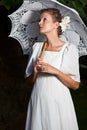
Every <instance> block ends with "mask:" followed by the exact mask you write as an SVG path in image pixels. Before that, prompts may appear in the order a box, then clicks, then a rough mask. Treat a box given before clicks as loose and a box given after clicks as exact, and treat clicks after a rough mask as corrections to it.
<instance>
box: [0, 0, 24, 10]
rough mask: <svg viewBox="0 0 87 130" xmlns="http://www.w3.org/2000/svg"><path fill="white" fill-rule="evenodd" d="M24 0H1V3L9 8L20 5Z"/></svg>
mask: <svg viewBox="0 0 87 130" xmlns="http://www.w3.org/2000/svg"><path fill="white" fill-rule="evenodd" d="M22 2H23V0H0V5H3V6H4V7H5V8H6V9H7V10H10V9H11V8H15V7H19V6H20V5H21V4H22Z"/></svg>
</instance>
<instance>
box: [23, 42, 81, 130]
mask: <svg viewBox="0 0 87 130" xmlns="http://www.w3.org/2000/svg"><path fill="white" fill-rule="evenodd" d="M42 45H43V43H36V44H35V45H34V47H33V53H32V56H31V58H30V60H29V63H28V65H27V69H26V76H29V75H30V74H31V73H32V70H33V62H35V60H36V59H37V58H38V56H39V55H40V53H41V48H42ZM43 60H44V62H46V63H49V64H51V65H52V66H54V67H56V68H58V69H60V70H61V71H62V72H65V73H66V74H70V75H71V77H72V78H73V79H74V80H76V81H80V77H79V61H78V52H77V48H76V47H75V46H74V45H73V44H69V43H65V44H64V46H63V47H62V49H61V51H59V52H55V51H45V54H44V59H43ZM25 130H78V124H77V119H76V114H75V110H74V105H73V101H72V98H71V94H70V91H69V88H68V87H67V86H65V85H64V84H63V83H61V82H60V81H59V80H58V78H57V77H56V76H54V75H50V74H44V73H39V74H38V76H37V79H36V81H35V83H34V87H33V91H32V94H31V98H30V101H29V105H28V112H27V120H26V127H25Z"/></svg>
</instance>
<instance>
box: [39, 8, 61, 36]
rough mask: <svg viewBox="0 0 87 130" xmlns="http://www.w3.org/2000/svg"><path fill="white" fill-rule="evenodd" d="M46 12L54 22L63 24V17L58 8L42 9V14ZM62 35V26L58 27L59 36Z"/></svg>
mask: <svg viewBox="0 0 87 130" xmlns="http://www.w3.org/2000/svg"><path fill="white" fill-rule="evenodd" d="M44 12H48V13H49V14H50V15H51V16H52V19H53V22H59V23H60V22H61V20H62V16H61V13H60V11H59V10H58V9H56V8H47V9H42V10H41V13H40V14H43V13H44ZM61 34H62V29H61V26H59V27H58V35H61Z"/></svg>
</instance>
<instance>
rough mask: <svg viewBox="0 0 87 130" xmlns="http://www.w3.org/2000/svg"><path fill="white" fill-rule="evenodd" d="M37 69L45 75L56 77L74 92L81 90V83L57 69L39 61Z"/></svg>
mask: <svg viewBox="0 0 87 130" xmlns="http://www.w3.org/2000/svg"><path fill="white" fill-rule="evenodd" d="M37 68H38V70H39V71H41V72H43V73H49V74H52V75H55V76H56V77H57V78H58V79H59V80H60V81H61V82H62V83H63V84H64V85H65V86H67V87H68V88H72V89H74V90H76V89H78V88H79V82H77V81H75V80H73V79H72V78H71V77H70V75H68V74H65V73H63V72H62V71H60V70H58V69H57V68H55V67H53V66H51V65H49V64H47V63H44V62H42V61H41V60H38V63H37Z"/></svg>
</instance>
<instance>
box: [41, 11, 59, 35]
mask: <svg viewBox="0 0 87 130" xmlns="http://www.w3.org/2000/svg"><path fill="white" fill-rule="evenodd" d="M58 26H59V23H58V22H53V19H52V16H51V14H50V13H48V12H44V13H42V14H41V17H40V21H39V28H40V33H42V34H45V35H46V34H48V33H51V32H53V31H57V28H58Z"/></svg>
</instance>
